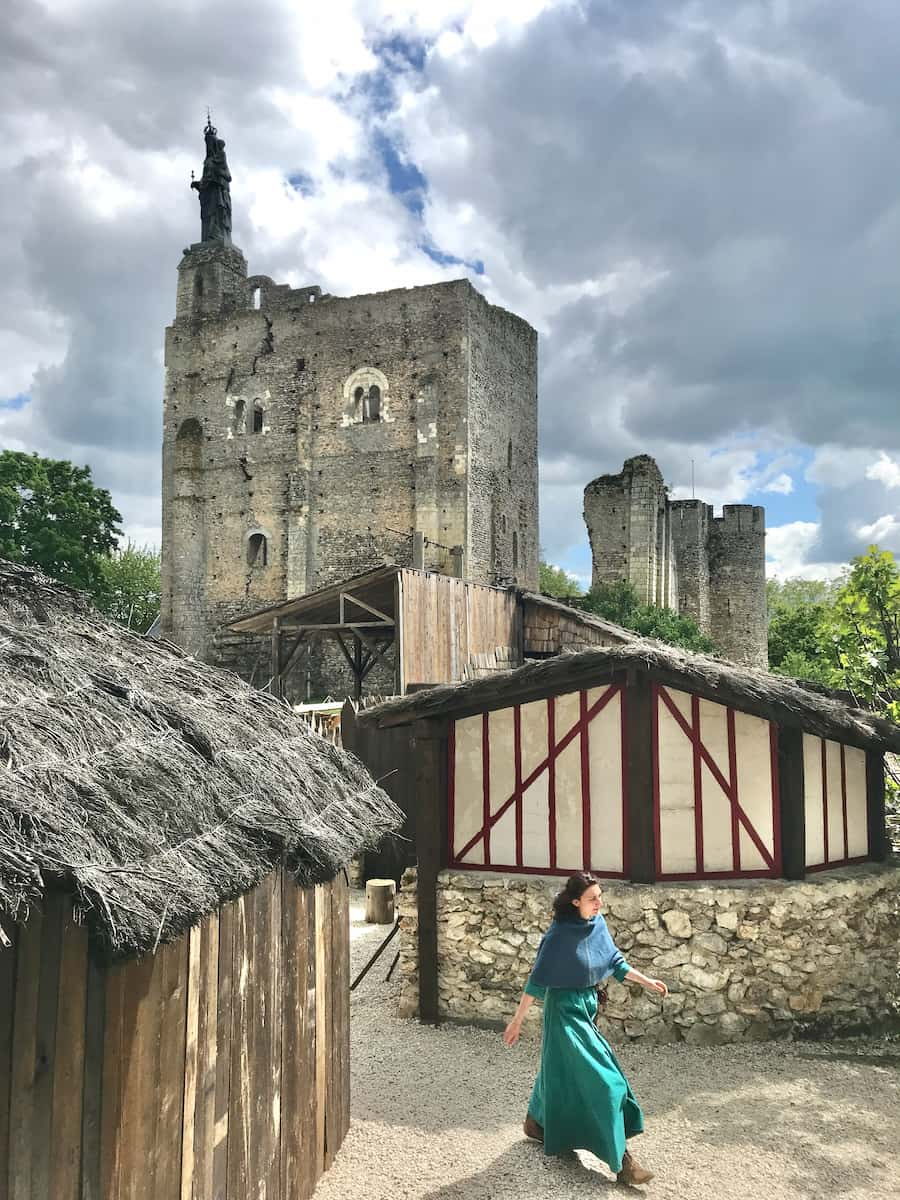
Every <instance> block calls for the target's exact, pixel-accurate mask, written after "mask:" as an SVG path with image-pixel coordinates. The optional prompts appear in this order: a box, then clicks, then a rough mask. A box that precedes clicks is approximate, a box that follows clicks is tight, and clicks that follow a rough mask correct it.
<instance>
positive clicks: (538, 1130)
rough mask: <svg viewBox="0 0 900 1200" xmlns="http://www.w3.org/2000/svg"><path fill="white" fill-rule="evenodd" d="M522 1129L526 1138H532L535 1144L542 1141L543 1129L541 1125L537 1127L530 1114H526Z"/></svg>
mask: <svg viewBox="0 0 900 1200" xmlns="http://www.w3.org/2000/svg"><path fill="white" fill-rule="evenodd" d="M522 1128H523V1129H524V1131H525V1136H526V1137H529V1138H533V1139H534V1141H536V1142H542V1141H543V1140H544V1127H543V1125H538V1123H537V1121H536V1120H535V1119H534V1117H533V1116H532V1115H531V1113H528V1115H527V1116H526V1117H525V1124H524V1125H523V1126H522Z"/></svg>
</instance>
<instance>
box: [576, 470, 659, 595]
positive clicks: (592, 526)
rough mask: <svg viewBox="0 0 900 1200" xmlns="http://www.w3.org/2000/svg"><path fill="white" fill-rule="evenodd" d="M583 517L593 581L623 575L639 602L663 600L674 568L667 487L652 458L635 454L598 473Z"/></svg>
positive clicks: (608, 580) (589, 489)
mask: <svg viewBox="0 0 900 1200" xmlns="http://www.w3.org/2000/svg"><path fill="white" fill-rule="evenodd" d="M584 519H585V522H586V524H587V529H588V537H589V539H590V543H591V557H592V560H593V571H592V583H593V585H594V586H595V587H596V586H597V585H598V584H601V583H615V582H617V581H618V580H620V579H628V580H630V581H631V583H632V584H633V585H634V588H635V591H636V592H637V596H638V600H639V601H640V603H641V604H660V605H668V604H669V603H670V599H671V596H672V594H673V589H674V587H675V569H674V560H673V556H672V553H671V531H670V529H669V524H668V520H667V501H666V487H665V483H664V482H663V477H662V475H661V473H660V470H659V467H657V465H656V463H655V462H654V460H653V459H652V458H651V457H650V456H649V455H647V454H640V455H637V456H636V457H635V458H629V459H628V460H627V461H626V463H625V465H624V467H623V468H622V470H621V471H620V472H619V473H618V474H617V475H601V476H599V478H597V479H595V480H593V481H592V482H591V483H589V484H588V485H587V487H586V488H585V492H584Z"/></svg>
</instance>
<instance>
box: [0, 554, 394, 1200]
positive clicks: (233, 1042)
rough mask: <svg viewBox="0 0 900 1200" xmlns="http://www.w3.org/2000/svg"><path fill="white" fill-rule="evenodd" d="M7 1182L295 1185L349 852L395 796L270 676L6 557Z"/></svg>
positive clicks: (340, 1101) (321, 1142)
mask: <svg viewBox="0 0 900 1200" xmlns="http://www.w3.org/2000/svg"><path fill="white" fill-rule="evenodd" d="M0 778H2V780H3V798H2V805H0V928H2V933H0V941H2V945H0V1080H2V1082H3V1087H2V1089H0V1197H2V1198H3V1200H45V1198H46V1200H50V1198H52V1200H126V1198H128V1200H247V1198H248V1197H250V1196H253V1197H259V1198H263V1197H264V1198H265V1200H306V1198H308V1197H309V1196H311V1195H312V1192H313V1189H314V1187H315V1184H316V1180H317V1179H318V1177H319V1176H320V1175H321V1173H322V1171H323V1170H324V1169H325V1168H326V1167H327V1166H328V1164H329V1162H330V1161H331V1159H332V1158H333V1156H334V1154H335V1153H336V1151H337V1150H338V1148H339V1147H340V1145H341V1141H342V1139H343V1137H344V1134H345V1132H346V1129H347V1126H348V1123H349V979H348V973H349V955H348V939H349V930H348V896H347V887H346V881H345V875H344V872H343V869H342V868H343V867H344V866H345V864H346V863H347V862H348V861H349V860H350V858H351V857H353V856H354V855H355V854H356V853H357V852H358V851H359V850H360V849H361V848H363V847H364V846H366V845H368V844H374V843H375V842H377V841H378V840H380V839H381V838H382V837H383V836H384V834H385V833H386V832H388V831H389V830H390V829H392V828H394V827H395V826H396V824H397V822H398V819H399V814H398V813H397V810H396V809H395V808H394V806H393V805H392V804H391V803H390V801H389V800H388V798H387V797H386V795H385V794H384V793H383V792H381V791H380V790H379V789H378V788H377V787H375V785H374V784H373V783H372V781H371V778H370V777H369V775H368V774H367V772H366V771H365V770H364V769H363V768H362V767H361V766H360V764H359V763H358V762H357V761H356V760H355V759H354V758H352V757H351V756H350V755H347V754H345V753H344V752H342V751H340V750H338V749H337V748H336V747H334V746H333V745H332V744H330V743H329V742H327V741H325V740H324V739H322V738H319V737H317V736H316V735H315V734H313V733H312V732H311V731H310V730H309V729H308V728H307V726H306V725H305V724H304V723H303V722H302V721H300V720H299V719H298V718H296V717H295V716H294V715H293V714H292V713H291V712H290V710H289V709H288V708H287V707H286V706H285V705H283V704H281V703H279V702H278V701H277V700H275V699H274V698H273V697H271V696H268V695H265V694H263V693H259V692H253V691H251V690H250V689H249V688H248V687H246V685H244V684H243V683H241V682H240V681H239V680H238V679H237V678H236V677H234V676H232V675H229V674H226V673H224V672H221V671H217V670H215V669H213V668H210V667H206V666H203V665H202V664H199V663H197V662H195V661H193V660H192V659H190V658H188V657H186V656H185V655H183V654H182V653H181V652H180V651H179V650H177V649H176V648H175V647H173V646H171V645H169V644H167V643H163V642H158V641H152V640H147V639H144V638H140V637H137V636H135V635H133V634H131V633H129V632H128V631H127V630H125V629H123V628H121V627H118V626H113V625H111V624H109V623H106V622H105V621H102V620H100V619H99V618H97V617H96V616H95V615H94V614H93V613H92V612H91V611H90V609H89V608H88V606H87V605H86V603H85V602H84V601H83V600H82V598H80V597H79V596H78V595H77V594H76V593H74V592H70V591H68V590H67V589H65V588H62V587H60V586H59V585H55V584H51V583H50V582H49V581H48V580H47V579H45V578H44V577H42V576H40V575H38V574H36V573H34V572H32V571H29V570H27V569H23V568H21V567H16V566H12V565H10V564H8V563H3V562H0Z"/></svg>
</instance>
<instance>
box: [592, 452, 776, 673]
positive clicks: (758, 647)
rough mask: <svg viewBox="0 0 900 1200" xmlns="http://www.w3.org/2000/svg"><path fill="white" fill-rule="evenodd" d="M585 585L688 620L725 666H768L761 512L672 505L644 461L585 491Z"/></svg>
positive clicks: (631, 462) (651, 462) (695, 503)
mask: <svg viewBox="0 0 900 1200" xmlns="http://www.w3.org/2000/svg"><path fill="white" fill-rule="evenodd" d="M584 519H585V523H586V524H587V529H588V537H589V538H590V542H591V556H592V560H593V584H594V586H597V585H598V584H601V583H614V582H616V581H618V580H620V579H627V580H630V582H631V583H632V584H634V587H635V590H636V592H637V594H638V598H639V599H640V601H641V603H642V604H655V605H658V606H659V607H665V608H672V609H674V610H675V611H676V612H678V613H682V614H684V615H686V616H690V617H693V618H694V620H695V621H696V622H697V624H698V625H699V626H700V628H701V629H702V630H703V632H704V633H706V634H708V635H709V637H710V638H712V640H713V642H714V643H715V645H716V649H717V650H718V651H719V652H720V653H721V654H723V655H724V656H725V657H726V658H731V659H733V660H734V661H735V662H739V663H746V664H747V665H748V666H756V667H762V668H765V667H766V666H767V665H768V651H767V633H766V565H765V562H766V560H765V536H766V523H765V510H764V509H763V508H759V507H757V506H755V505H751V504H726V505H725V507H724V509H723V511H722V516H721V517H715V516H713V509H712V505H710V504H704V503H703V501H701V500H670V499H669V498H668V494H667V490H666V486H665V483H664V482H663V477H662V474H661V473H660V470H659V467H658V466H657V465H656V463H655V462H654V460H653V459H652V458H650V456H649V455H646V454H641V455H638V456H637V457H636V458H629V459H628V460H627V462H626V463H625V465H624V467H623V468H622V470H621V471H620V472H619V474H618V475H601V476H600V477H599V478H597V479H595V480H593V481H592V482H591V483H589V484H588V485H587V487H586V488H585V490H584Z"/></svg>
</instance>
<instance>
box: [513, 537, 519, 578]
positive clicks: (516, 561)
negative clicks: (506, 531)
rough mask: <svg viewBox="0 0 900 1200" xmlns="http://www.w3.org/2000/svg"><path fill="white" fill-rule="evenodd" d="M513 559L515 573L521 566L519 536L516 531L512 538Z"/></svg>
mask: <svg viewBox="0 0 900 1200" xmlns="http://www.w3.org/2000/svg"><path fill="white" fill-rule="evenodd" d="M512 558H513V570H514V571H515V570H517V569H518V566H519V535H518V534H517V533H516V531H515V530H513V536H512Z"/></svg>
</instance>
